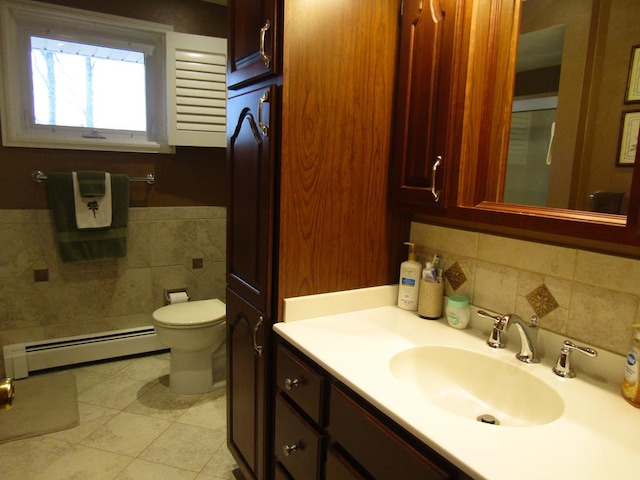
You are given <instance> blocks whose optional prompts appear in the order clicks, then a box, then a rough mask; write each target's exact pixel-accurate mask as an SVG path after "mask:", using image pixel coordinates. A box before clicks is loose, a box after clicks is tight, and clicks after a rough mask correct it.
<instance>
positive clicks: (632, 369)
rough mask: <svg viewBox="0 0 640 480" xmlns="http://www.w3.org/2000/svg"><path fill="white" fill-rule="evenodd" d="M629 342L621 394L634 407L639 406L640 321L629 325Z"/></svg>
mask: <svg viewBox="0 0 640 480" xmlns="http://www.w3.org/2000/svg"><path fill="white" fill-rule="evenodd" d="M631 328H632V333H631V342H630V345H629V353H628V354H627V362H626V365H625V369H624V379H623V382H622V396H623V397H624V399H625V400H626V401H627V402H629V403H630V404H631V405H633V406H634V407H637V408H640V387H639V386H638V383H640V364H639V363H638V362H639V361H640V323H634V324H633V325H631Z"/></svg>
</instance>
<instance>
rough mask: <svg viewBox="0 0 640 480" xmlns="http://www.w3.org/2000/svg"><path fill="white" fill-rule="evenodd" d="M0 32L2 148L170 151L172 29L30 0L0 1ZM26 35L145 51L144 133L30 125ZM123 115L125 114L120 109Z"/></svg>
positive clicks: (171, 149)
mask: <svg viewBox="0 0 640 480" xmlns="http://www.w3.org/2000/svg"><path fill="white" fill-rule="evenodd" d="M0 15H1V19H0V20H1V23H0V27H1V29H2V35H1V36H0V42H1V43H0V55H1V58H0V69H1V70H2V75H1V76H0V82H1V83H2V85H1V87H2V91H1V94H0V101H1V103H0V117H1V120H0V121H1V124H2V141H3V145H5V146H18V147H41V148H66V149H86V150H108V151H128V152H132V151H133V152H151V153H160V152H173V151H174V149H173V148H172V147H171V146H169V145H168V140H167V132H168V128H167V79H166V59H165V47H166V45H165V41H166V38H165V37H166V34H167V32H171V31H172V30H173V27H172V26H170V25H162V24H158V23H154V22H146V21H141V20H134V19H129V18H124V17H118V16H115V15H107V14H101V13H95V12H88V11H84V10H78V9H74V8H68V7H60V6H56V5H49V4H43V3H38V2H31V1H16V0H0ZM30 35H40V36H47V35H57V36H61V37H62V38H66V39H68V40H71V41H76V42H80V43H83V42H87V43H90V42H91V41H98V42H99V43H104V44H107V45H110V46H113V47H119V48H140V49H142V51H145V55H146V61H145V63H146V71H147V132H145V133H144V134H136V132H130V131H118V130H106V131H103V130H100V132H101V133H103V136H106V137H107V138H106V139H105V138H100V139H97V138H84V137H83V136H82V134H83V133H84V134H90V133H91V130H92V129H90V128H80V127H59V126H56V127H52V126H44V125H35V124H34V122H33V114H32V112H33V106H32V102H33V100H32V92H31V61H30V58H31V55H30V43H29V37H30ZM123 114H126V112H124V113H123Z"/></svg>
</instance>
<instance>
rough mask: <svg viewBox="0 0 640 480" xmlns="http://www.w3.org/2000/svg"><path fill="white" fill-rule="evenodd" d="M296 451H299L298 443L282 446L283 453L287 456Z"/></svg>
mask: <svg viewBox="0 0 640 480" xmlns="http://www.w3.org/2000/svg"><path fill="white" fill-rule="evenodd" d="M300 450H302V449H300ZM296 451H298V445H296V444H295V443H294V444H293V445H283V446H282V453H283V454H284V456H285V457H288V456H289V455H291V454H292V453H293V452H296Z"/></svg>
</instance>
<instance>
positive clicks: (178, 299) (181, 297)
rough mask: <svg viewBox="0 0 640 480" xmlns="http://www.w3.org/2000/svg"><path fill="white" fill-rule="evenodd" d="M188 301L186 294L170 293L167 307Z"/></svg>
mask: <svg viewBox="0 0 640 480" xmlns="http://www.w3.org/2000/svg"><path fill="white" fill-rule="evenodd" d="M188 301H189V295H187V292H172V293H170V294H169V305H173V304H174V303H184V302H188Z"/></svg>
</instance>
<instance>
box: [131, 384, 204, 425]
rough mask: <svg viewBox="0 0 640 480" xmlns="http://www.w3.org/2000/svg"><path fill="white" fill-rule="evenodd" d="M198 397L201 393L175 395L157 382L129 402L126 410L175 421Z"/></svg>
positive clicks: (165, 385) (166, 385)
mask: <svg viewBox="0 0 640 480" xmlns="http://www.w3.org/2000/svg"><path fill="white" fill-rule="evenodd" d="M200 397H201V395H176V394H175V393H172V392H171V390H169V387H168V384H166V383H165V382H159V383H157V384H155V385H153V387H152V388H151V389H149V391H147V392H145V393H144V395H141V396H140V397H139V398H137V399H136V401H135V402H133V403H131V404H130V405H129V406H128V407H127V408H126V411H127V412H132V413H139V414H141V415H149V416H152V417H156V418H163V419H165V420H169V421H176V420H177V419H178V418H180V417H181V416H182V415H184V413H185V412H187V411H188V410H189V408H190V407H192V406H193V405H194V404H195V403H196V402H197V401H198V399H199V398H200ZM204 426H206V425H204Z"/></svg>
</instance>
